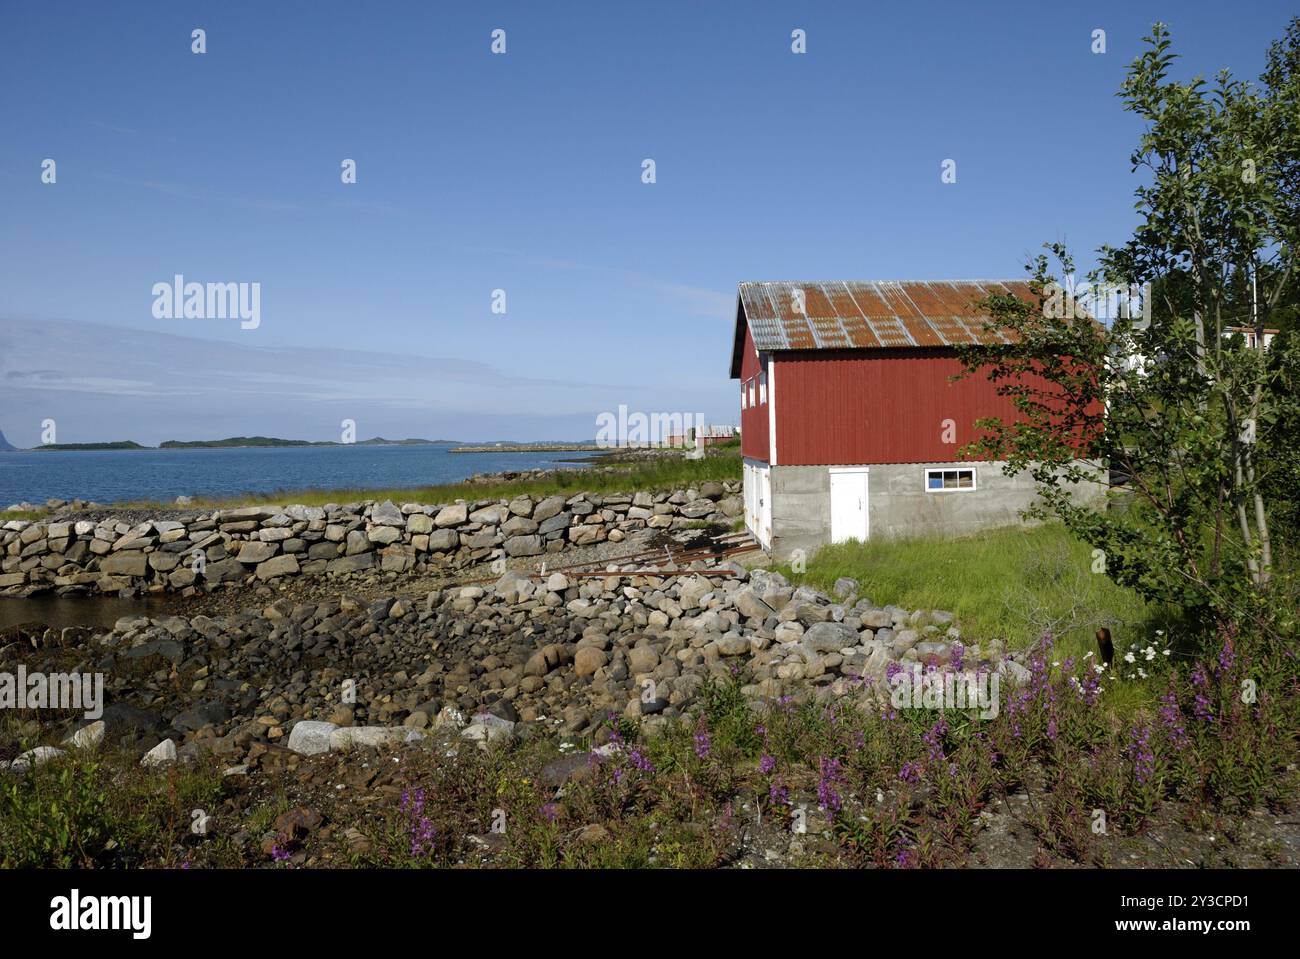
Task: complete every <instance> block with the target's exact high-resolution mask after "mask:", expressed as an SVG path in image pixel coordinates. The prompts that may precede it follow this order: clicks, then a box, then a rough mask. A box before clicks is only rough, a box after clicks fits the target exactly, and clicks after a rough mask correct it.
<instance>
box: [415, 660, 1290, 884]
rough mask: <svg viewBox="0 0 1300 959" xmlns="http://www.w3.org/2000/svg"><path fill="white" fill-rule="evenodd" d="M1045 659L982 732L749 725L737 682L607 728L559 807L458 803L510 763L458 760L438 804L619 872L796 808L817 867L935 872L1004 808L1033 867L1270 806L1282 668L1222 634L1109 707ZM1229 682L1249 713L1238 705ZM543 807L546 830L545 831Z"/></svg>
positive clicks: (530, 802) (1281, 771)
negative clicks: (1194, 818)
mask: <svg viewBox="0 0 1300 959" xmlns="http://www.w3.org/2000/svg"><path fill="white" fill-rule="evenodd" d="M1052 646H1053V644H1052V642H1051V640H1050V639H1045V640H1044V641H1042V642H1041V643H1040V644H1039V646H1038V647H1037V648H1036V649H1035V651H1034V652H1033V653H1031V654H1030V655H1029V656H1028V657H1027V658H1026V659H1025V665H1026V666H1027V668H1028V678H1027V679H1026V680H1025V681H1024V682H1023V683H1021V684H1019V685H1015V686H1013V685H1011V683H1010V682H1009V681H1008V682H1006V683H1005V685H1004V686H1003V709H1002V710H1001V711H1000V713H999V715H998V716H997V717H994V718H990V719H987V720H980V719H978V718H977V716H976V715H974V714H973V711H971V710H966V711H961V710H956V711H954V710H944V711H940V710H929V709H907V710H899V711H892V712H891V711H888V710H884V711H882V710H881V707H880V701H879V698H878V695H877V694H878V691H868V690H866V688H865V687H858V689H860V690H861V691H860V692H858V693H850V694H848V695H846V696H843V697H840V698H839V699H838V700H835V701H831V700H828V698H827V697H825V696H824V695H823V697H822V698H821V699H820V700H819V699H818V696H817V695H816V694H814V693H813V692H812V691H806V692H804V693H801V694H800V695H799V696H797V697H795V696H791V697H783V698H782V699H781V700H780V701H777V702H773V703H771V704H769V705H767V706H766V707H765V708H764V707H761V706H760V707H759V709H758V710H757V712H758V713H759V714H758V715H756V710H755V708H754V707H753V706H751V704H750V702H749V699H748V697H747V696H746V695H745V694H744V693H742V692H741V689H740V687H741V686H743V685H744V684H745V683H746V681H747V680H746V678H744V677H732V678H730V679H724V680H722V681H721V682H719V683H718V684H717V685H716V686H715V687H713V689H712V690H711V691H710V692H709V693H708V695H707V696H704V695H700V696H698V697H697V701H696V703H695V704H693V708H688V709H687V710H686V715H684V716H683V717H681V718H680V719H678V720H676V721H674V722H671V723H669V724H668V725H667V726H666V727H664V729H663V733H662V735H655V736H652V737H644V736H642V735H641V733H640V732H639V730H638V729H637V728H636V727H635V726H634V725H631V724H629V725H620V727H619V729H618V730H617V731H616V736H611V737H610V739H609V740H608V741H609V742H611V743H613V744H615V745H616V746H617V747H618V748H617V749H614V750H612V751H610V752H609V754H608V755H606V756H604V757H593V758H592V759H591V760H590V762H591V764H592V771H591V774H588V775H583V776H578V777H575V778H574V779H573V780H572V781H570V782H568V783H566V784H565V785H564V786H563V788H562V789H561V790H560V792H558V793H557V792H555V790H554V788H553V787H552V788H550V789H548V790H546V791H540V790H538V788H537V787H536V786H533V787H530V789H531V791H523V792H520V793H519V794H518V797H517V799H512V798H511V797H509V796H507V797H506V798H505V799H502V798H500V797H499V796H492V797H487V798H476V796H477V795H481V790H482V788H483V787H482V784H483V783H484V782H496V781H498V780H499V779H500V778H501V777H502V776H503V775H504V770H506V769H508V768H509V764H510V762H511V759H510V755H511V752H510V751H511V750H512V749H516V748H519V747H513V746H512V747H505V748H501V749H493V750H491V751H489V753H487V754H482V753H481V752H480V751H477V750H474V751H468V750H467V751H465V752H464V754H463V755H462V758H461V759H458V760H456V762H457V763H458V764H459V763H462V762H463V763H468V764H470V766H471V767H472V768H471V770H470V771H469V772H456V773H455V774H454V780H455V781H454V783H452V784H451V792H453V793H454V794H455V795H457V796H464V797H466V798H465V800H464V808H468V809H471V810H473V809H475V808H476V806H477V810H478V811H477V812H475V813H473V814H472V815H470V816H467V817H463V818H469V819H471V820H472V821H473V822H475V823H481V822H482V821H483V817H484V815H485V814H486V813H485V812H484V810H485V809H487V808H490V807H491V805H493V804H500V805H501V806H502V807H503V808H505V809H507V810H508V811H509V815H510V817H511V818H510V822H511V827H510V830H509V832H508V834H507V835H506V837H505V852H503V853H502V854H501V855H502V856H503V857H505V858H506V859H507V860H508V861H510V862H512V863H516V864H520V865H530V864H538V863H543V864H550V863H562V862H565V861H572V862H593V861H597V860H594V859H593V858H592V857H593V856H596V855H597V853H596V852H595V851H594V850H593V849H591V848H588V847H582V848H579V847H578V846H575V845H573V843H572V841H571V840H570V839H566V838H565V837H566V836H567V835H568V834H569V833H570V832H572V831H573V830H574V828H575V827H576V826H579V825H581V824H583V823H594V822H599V823H603V824H604V825H605V826H606V827H607V828H608V829H609V830H610V832H611V834H612V835H613V836H615V837H618V838H617V839H616V840H611V842H615V843H616V845H617V847H618V848H626V849H631V850H633V852H631V853H628V855H630V856H633V858H632V859H631V860H629V861H630V862H632V863H634V864H637V863H642V862H643V860H641V859H639V858H635V856H640V855H642V853H641V852H636V850H642V851H643V850H645V849H649V848H658V847H656V845H655V844H656V843H660V844H662V842H663V839H662V837H663V836H665V835H666V833H664V832H663V830H664V829H665V828H667V827H670V826H671V824H672V823H686V822H693V823H699V824H704V825H706V826H708V830H707V836H708V837H709V838H707V839H705V838H703V834H700V838H697V839H690V838H689V837H688V838H684V839H682V840H681V841H682V842H688V843H698V844H699V848H700V849H704V848H706V847H707V849H708V850H712V849H714V848H715V846H716V848H718V849H722V848H725V847H726V846H727V843H729V842H735V841H737V840H738V839H739V838H740V837H741V836H742V835H743V831H744V830H746V829H749V828H752V826H753V823H754V822H755V817H756V816H758V815H759V812H760V811H761V816H762V823H763V825H764V827H765V828H778V829H786V828H789V826H790V824H791V822H792V818H791V810H793V809H797V808H798V807H799V806H801V805H805V804H806V805H807V806H808V808H810V809H811V808H813V806H814V804H816V806H818V807H820V808H821V810H823V811H824V812H825V813H826V814H827V817H828V819H830V820H831V824H830V832H829V833H824V834H822V835H823V836H824V837H825V836H829V837H831V838H832V842H833V844H834V845H832V846H830V847H825V846H824V845H821V844H816V845H815V848H816V849H817V850H819V851H817V852H816V853H815V854H816V855H823V854H830V853H827V852H826V849H827V848H831V849H837V850H838V852H836V853H835V855H837V856H839V857H841V858H840V860H839V861H841V862H843V861H845V860H847V861H848V862H857V863H859V864H866V863H872V864H875V865H878V866H881V867H885V868H900V867H903V868H905V867H909V866H922V867H926V866H938V865H952V864H956V863H960V862H963V861H964V860H965V857H966V856H967V855H968V853H969V850H970V848H971V845H972V843H973V842H974V839H975V836H976V835H977V834H978V831H979V829H980V823H981V820H980V816H981V814H982V813H983V812H984V811H985V810H986V809H987V808H989V807H991V806H993V807H995V808H996V804H997V803H998V802H999V801H1000V800H1001V799H1003V798H1005V797H1008V796H1011V795H1012V794H1016V793H1022V792H1030V793H1032V794H1033V799H1032V802H1030V803H1029V808H1028V809H1027V810H1026V812H1025V813H1024V814H1025V815H1027V816H1028V817H1029V819H1028V822H1029V825H1030V827H1031V828H1032V829H1033V830H1034V831H1035V832H1036V833H1037V836H1036V838H1037V841H1038V844H1039V846H1040V847H1041V848H1042V849H1043V850H1045V855H1046V856H1048V857H1051V856H1057V857H1064V858H1066V859H1070V860H1073V861H1078V862H1090V863H1102V862H1104V861H1105V860H1106V857H1107V856H1108V855H1110V853H1109V852H1108V850H1109V849H1110V848H1111V846H1110V843H1111V840H1112V837H1114V836H1117V835H1119V836H1123V835H1129V834H1132V833H1135V832H1139V831H1141V830H1142V829H1143V828H1144V827H1145V826H1146V824H1147V823H1148V822H1149V821H1150V820H1151V819H1152V817H1154V816H1156V815H1158V814H1159V812H1160V809H1161V807H1162V805H1164V804H1166V803H1168V802H1169V801H1171V800H1178V801H1180V802H1184V803H1191V804H1193V806H1194V807H1196V808H1200V809H1206V810H1211V809H1218V808H1227V809H1228V810H1244V809H1248V808H1250V807H1252V806H1254V805H1258V804H1259V803H1261V802H1262V803H1264V804H1267V805H1278V804H1283V803H1285V802H1287V801H1288V799H1287V797H1288V791H1291V792H1293V791H1294V788H1295V774H1294V772H1288V771H1287V765H1288V763H1291V762H1293V761H1294V755H1295V753H1296V750H1297V747H1296V741H1297V730H1298V729H1300V721H1298V719H1300V682H1298V681H1297V676H1298V674H1300V669H1298V668H1297V662H1296V659H1295V658H1294V657H1290V658H1288V657H1287V656H1286V655H1285V654H1284V653H1281V652H1279V653H1276V654H1273V655H1271V656H1269V655H1263V654H1261V653H1260V652H1259V649H1258V648H1257V647H1256V646H1254V645H1253V644H1251V643H1247V642H1243V640H1242V639H1241V638H1240V637H1236V636H1227V635H1225V636H1223V637H1221V639H1220V641H1219V642H1218V643H1217V644H1216V646H1215V647H1214V651H1212V652H1211V653H1210V654H1209V655H1208V656H1207V657H1206V658H1205V660H1204V661H1203V662H1201V663H1199V664H1198V663H1197V662H1196V661H1194V660H1193V661H1190V662H1178V661H1176V662H1169V661H1168V660H1167V659H1166V658H1165V657H1163V656H1161V657H1160V660H1159V661H1160V662H1162V663H1167V665H1165V666H1164V669H1163V674H1162V675H1161V676H1160V678H1159V680H1158V681H1157V680H1155V679H1154V678H1152V679H1148V680H1145V681H1143V680H1138V681H1133V682H1132V683H1131V685H1130V684H1129V681H1128V680H1125V684H1126V689H1125V696H1124V697H1123V698H1118V699H1117V698H1116V697H1115V696H1114V695H1113V694H1112V693H1111V689H1113V688H1114V687H1113V680H1112V679H1111V678H1110V676H1109V672H1110V671H1109V670H1105V669H1099V668H1098V666H1099V664H1098V663H1097V661H1096V658H1095V656H1089V655H1084V656H1082V657H1079V658H1077V659H1075V658H1071V657H1068V656H1062V657H1059V658H1057V657H1055V656H1054V655H1053V651H1052ZM1142 648H1147V647H1145V646H1144V647H1142ZM1157 655H1159V654H1157ZM1261 656H1262V658H1261ZM963 657H964V658H963V665H964V666H965V668H967V669H977V668H981V667H989V668H996V664H995V663H994V664H987V663H981V662H976V661H975V657H972V656H971V655H970V653H969V651H965V652H964V653H963ZM1149 672H1151V671H1149ZM1247 680H1253V681H1254V683H1255V684H1256V686H1257V687H1258V695H1257V696H1254V697H1249V696H1247V697H1245V698H1243V695H1244V694H1243V683H1245V682H1246V681H1247ZM615 770H617V772H615ZM447 775H452V774H447ZM512 776H513V777H514V778H515V779H518V778H519V777H518V772H517V771H516V772H514V773H512ZM512 781H513V780H512ZM442 788H443V787H440V789H439V791H438V793H437V794H438V795H439V797H440V799H441V800H442V803H441V804H438V805H439V809H438V810H437V811H433V810H432V807H433V806H434V805H435V803H433V802H432V801H431V800H429V799H427V798H426V801H425V810H424V814H425V815H426V816H428V817H430V818H431V819H432V820H433V822H434V823H435V824H436V826H437V828H438V835H439V836H446V835H447V833H445V832H444V831H443V822H444V821H445V818H446V814H445V813H444V812H443V811H442V805H443V804H445V803H447V802H448V799H447V797H446V795H445V794H444V793H443V792H442ZM476 791H477V793H476ZM434 794H435V793H434V792H433V791H431V792H430V793H429V796H432V795H434ZM525 800H526V801H525ZM558 803H562V804H563V808H564V810H565V813H564V816H563V825H562V826H556V825H553V824H552V823H551V822H550V821H549V820H550V819H551V818H552V816H550V815H548V814H547V812H548V804H558ZM728 804H730V815H729V816H728V814H727V809H728ZM1278 808H1282V807H1281V805H1278ZM1094 810H1102V811H1103V812H1104V814H1105V821H1106V826H1107V831H1106V833H1105V834H1098V833H1094V831H1093V829H1092V825H1093V824H1092V819H1091V817H1092V813H1093V811H1094ZM549 811H551V812H554V807H553V806H552V807H551V808H550V810H549ZM530 823H533V824H535V828H534V827H530V825H529V824H530ZM656 824H657V825H656ZM652 827H653V828H652ZM447 828H448V829H450V830H451V835H459V834H460V833H459V832H458V831H457V830H458V829H464V830H465V831H475V830H474V829H471V828H470V826H469V825H468V824H467V825H464V826H459V825H458V824H456V823H450V822H449V823H448V826H447ZM476 828H477V829H480V830H481V828H482V827H481V826H477V827H476ZM691 835H696V834H694V833H693V834H691ZM656 837H658V838H656ZM728 837H730V838H728ZM416 838H418V837H416ZM411 839H412V836H411V835H410V833H409V830H408V832H407V843H408V844H409V843H410V841H411ZM444 841H446V840H445V839H444ZM664 848H666V847H664ZM813 848H814V847H809V849H810V850H811V849H813ZM453 853H454V850H449V851H448V855H451V854H453ZM708 854H711V853H708ZM809 854H810V855H811V854H814V853H812V852H809ZM601 855H605V854H604V853H602V854H601ZM610 855H612V854H610ZM665 855H667V854H666V853H665ZM701 855H704V853H701ZM575 857H576V858H575ZM669 858H670V859H671V858H672V857H669ZM453 861H454V860H453ZM599 861H601V862H605V861H608V860H604V859H601V860H599ZM656 861H659V860H656ZM663 861H668V860H663ZM692 861H700V860H698V859H697V860H692ZM1046 861H1050V858H1049V860H1046Z"/></svg>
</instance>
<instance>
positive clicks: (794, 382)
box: [745, 349, 1017, 482]
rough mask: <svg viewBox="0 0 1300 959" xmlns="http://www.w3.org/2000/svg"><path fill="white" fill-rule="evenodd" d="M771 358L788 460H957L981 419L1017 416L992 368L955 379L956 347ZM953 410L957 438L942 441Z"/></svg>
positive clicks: (783, 455)
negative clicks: (999, 388)
mask: <svg viewBox="0 0 1300 959" xmlns="http://www.w3.org/2000/svg"><path fill="white" fill-rule="evenodd" d="M772 365H773V367H774V373H773V378H774V379H775V380H776V383H777V396H776V400H777V402H776V437H777V448H776V461H777V463H779V464H780V465H782V466H820V465H836V464H842V465H855V464H871V463H932V462H947V461H952V460H959V459H962V458H963V457H961V456H959V455H958V452H957V451H958V450H959V449H960V448H961V447H962V446H965V445H966V444H967V443H970V442H971V441H972V440H974V439H975V438H976V430H975V421H976V420H978V419H982V418H985V417H999V418H1001V419H1003V420H1005V421H1007V422H1011V421H1013V420H1015V419H1016V418H1017V417H1016V413H1015V408H1014V407H1013V406H1012V405H1011V401H1010V400H1008V399H1005V398H1003V397H1000V396H998V395H997V393H996V391H995V389H994V386H993V384H992V383H990V382H989V381H988V379H987V378H985V377H983V376H979V375H976V376H972V377H969V378H967V379H962V380H958V381H956V382H949V377H951V376H953V375H955V374H957V373H958V372H960V371H961V362H960V361H959V360H958V359H957V356H956V354H955V353H953V352H951V351H948V350H944V351H935V350H916V349H891V350H826V351H819V352H815V353H812V352H809V353H777V354H774V355H773V364H772ZM746 412H748V411H746ZM764 413H766V411H765V410H764ZM949 419H950V420H952V421H953V422H954V424H955V425H956V437H955V438H956V442H955V443H953V444H948V443H944V442H943V430H944V420H949ZM745 430H746V432H748V430H749V421H748V420H746V421H745ZM763 438H764V442H766V438H767V432H766V423H765V424H764V432H763ZM764 458H766V456H765V457H764ZM918 482H919V481H918Z"/></svg>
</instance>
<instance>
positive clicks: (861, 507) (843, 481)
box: [831, 468, 868, 543]
mask: <svg viewBox="0 0 1300 959" xmlns="http://www.w3.org/2000/svg"><path fill="white" fill-rule="evenodd" d="M867 535H868V526H867V471H866V469H865V468H861V469H859V468H854V469H832V470H831V542H832V543H842V542H844V541H845V540H846V539H860V540H862V541H864V542H865V541H866V539H867Z"/></svg>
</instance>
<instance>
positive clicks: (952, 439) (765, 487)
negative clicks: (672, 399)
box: [731, 280, 1103, 558]
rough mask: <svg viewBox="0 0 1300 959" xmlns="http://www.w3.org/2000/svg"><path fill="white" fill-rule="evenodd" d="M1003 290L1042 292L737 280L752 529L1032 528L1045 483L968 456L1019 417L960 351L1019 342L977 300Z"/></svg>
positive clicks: (838, 536)
mask: <svg viewBox="0 0 1300 959" xmlns="http://www.w3.org/2000/svg"><path fill="white" fill-rule="evenodd" d="M993 293H1012V294H1015V295H1017V296H1021V297H1023V298H1025V299H1029V298H1030V293H1029V287H1028V283H1026V282H1023V281H1018V280H989V281H984V280H979V281H975V280H969V281H968V280H962V281H942V282H939V281H919V282H859V281H836V282H755V283H741V284H740V288H739V293H738V296H737V298H736V326H735V337H734V343H733V347H732V354H731V378H732V379H736V380H739V381H740V407H741V411H740V420H741V454H742V456H743V459H744V496H745V524H746V526H747V527H748V529H749V530H750V532H752V533H753V534H754V536H755V537H756V538H757V539H758V540H759V542H760V543H761V544H762V545H763V547H764V548H765V549H767V550H768V551H769V552H772V553H773V554H775V555H778V556H780V557H782V558H785V557H788V556H789V555H790V554H791V553H792V552H793V551H794V550H796V549H802V550H805V551H806V552H807V553H809V554H811V552H812V551H814V550H816V549H817V548H818V547H819V546H822V545H823V544H826V543H832V542H840V541H844V540H850V539H857V540H867V539H871V538H882V537H883V538H893V537H906V536H923V535H933V534H940V535H960V534H964V533H970V532H973V531H976V530H980V529H986V528H990V527H995V526H1005V525H1011V524H1015V523H1019V522H1021V521H1022V518H1021V512H1022V511H1023V510H1024V509H1025V508H1027V507H1028V506H1030V505H1031V504H1032V503H1033V502H1034V500H1035V499H1036V497H1037V494H1036V490H1035V486H1034V482H1033V480H1032V478H1031V477H1030V476H1029V475H1028V474H1025V473H1021V474H1018V475H1016V476H1007V475H1006V474H1005V473H1004V472H1003V465H1004V464H1002V463H1000V462H988V461H973V460H970V459H966V458H964V457H963V456H962V454H961V453H960V452H959V451H960V450H961V448H962V447H963V446H965V445H966V444H968V443H970V442H972V441H973V440H975V439H976V438H977V433H976V426H975V423H976V421H977V420H979V419H982V418H992V417H997V418H1000V419H1002V420H1004V421H1007V422H1010V421H1013V420H1014V419H1016V417H1017V413H1016V410H1015V408H1014V406H1013V405H1012V403H1011V401H1010V400H1009V399H1008V398H1006V397H1003V396H999V395H998V392H997V390H996V388H995V385H994V384H993V383H992V382H991V381H990V380H989V379H988V378H987V377H986V376H983V375H971V376H967V377H963V378H960V379H954V377H956V376H957V374H959V373H960V372H961V371H962V363H961V360H960V359H959V358H958V354H957V348H958V347H961V346H981V345H988V346H996V345H998V344H1006V343H1008V342H1009V340H1008V339H1007V338H1006V336H1005V335H1004V334H1002V333H1000V332H996V331H995V332H990V331H988V330H986V329H985V328H984V325H985V323H986V322H987V319H988V317H987V315H986V314H983V313H982V312H980V311H979V309H978V308H977V307H976V305H975V304H976V302H977V301H978V300H980V299H982V298H984V297H986V296H988V295H990V294H993ZM1102 494H1103V490H1102V488H1101V487H1094V488H1088V489H1077V490H1076V491H1075V495H1076V496H1078V497H1084V498H1098V497H1100V496H1101V495H1102Z"/></svg>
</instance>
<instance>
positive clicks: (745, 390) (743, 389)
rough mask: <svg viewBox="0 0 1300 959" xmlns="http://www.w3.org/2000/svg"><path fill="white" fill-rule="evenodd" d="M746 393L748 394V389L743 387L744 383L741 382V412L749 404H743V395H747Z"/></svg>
mask: <svg viewBox="0 0 1300 959" xmlns="http://www.w3.org/2000/svg"><path fill="white" fill-rule="evenodd" d="M748 392H749V389H748V387H747V386H746V385H745V383H744V381H741V384H740V408H741V409H742V410H743V409H746V408H747V407H748V406H749V404H748V403H746V402H745V394H746V393H748Z"/></svg>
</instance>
